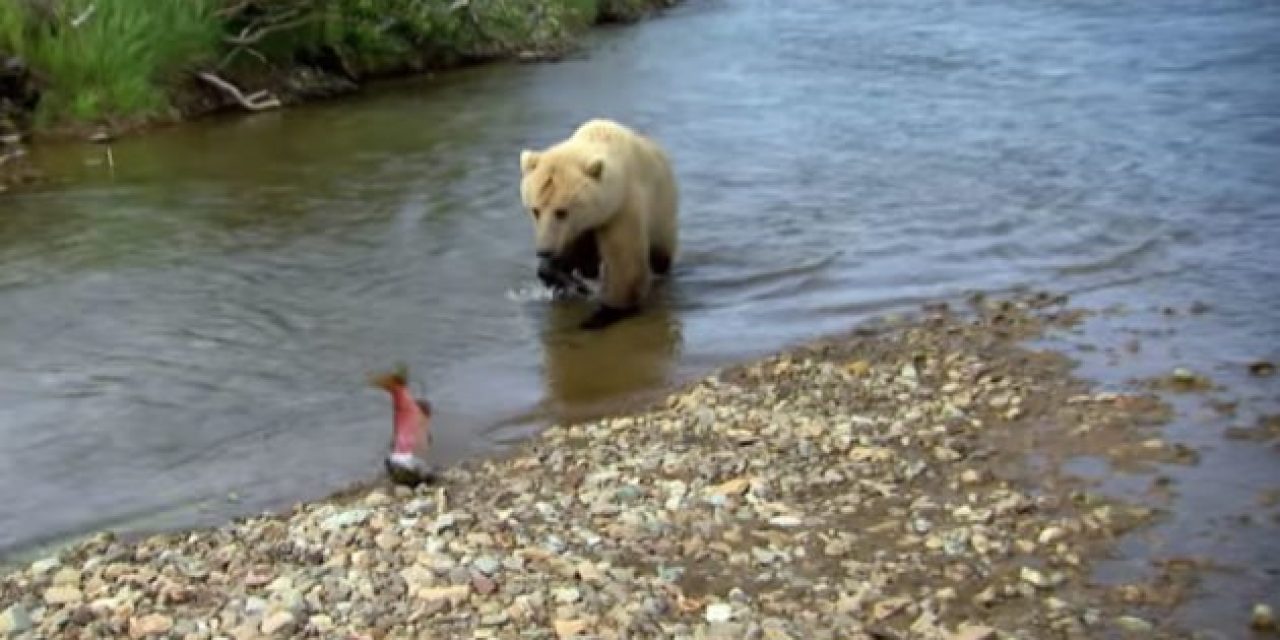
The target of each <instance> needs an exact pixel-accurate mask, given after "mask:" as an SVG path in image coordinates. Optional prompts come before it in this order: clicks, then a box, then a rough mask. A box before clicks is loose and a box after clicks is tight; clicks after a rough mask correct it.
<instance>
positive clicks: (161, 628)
mask: <svg viewBox="0 0 1280 640" xmlns="http://www.w3.org/2000/svg"><path fill="white" fill-rule="evenodd" d="M172 628H173V618H170V617H169V616H166V615H162V614H159V613H153V614H150V615H145V616H142V617H139V618H133V619H131V620H129V637H131V638H146V637H149V636H157V635H162V634H166V633H169V630H170V629H172Z"/></svg>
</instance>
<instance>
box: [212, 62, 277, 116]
mask: <svg viewBox="0 0 1280 640" xmlns="http://www.w3.org/2000/svg"><path fill="white" fill-rule="evenodd" d="M196 77H198V78H200V79H201V80H204V81H205V82H207V83H209V84H211V85H213V86H214V87H217V88H218V89H220V90H221V91H222V92H223V93H225V94H227V95H229V96H231V97H232V98H234V99H235V101H236V102H239V103H240V106H242V107H244V108H245V109H248V110H249V111H266V110H267V109H275V108H278V107H280V106H281V105H280V101H279V100H277V99H276V97H275V96H273V95H271V94H270V93H268V92H267V91H255V92H254V93H251V94H249V95H247V96H246V95H245V94H244V92H242V91H240V89H239V87H237V86H235V85H234V84H231V83H230V82H227V81H226V80H223V79H222V78H219V77H218V76H216V75H214V74H212V73H208V72H204V71H202V72H200V73H197V74H196Z"/></svg>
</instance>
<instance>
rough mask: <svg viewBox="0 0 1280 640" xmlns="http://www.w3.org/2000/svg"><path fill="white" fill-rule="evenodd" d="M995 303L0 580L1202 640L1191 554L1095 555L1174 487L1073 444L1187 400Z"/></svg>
mask: <svg viewBox="0 0 1280 640" xmlns="http://www.w3.org/2000/svg"><path fill="white" fill-rule="evenodd" d="M972 307H973V308H972V309H970V310H965V312H960V311H955V310H951V309H948V308H946V307H945V306H942V305H937V306H929V307H926V308H925V309H924V311H923V313H922V314H921V316H920V317H919V318H915V319H911V320H903V321H897V322H886V323H883V324H880V325H872V326H867V327H863V328H861V329H859V330H858V331H856V332H854V333H853V334H851V335H849V336H843V337H839V338H832V339H828V340H823V341H820V342H816V343H813V344H810V345H807V346H803V347H800V348H796V349H793V350H790V351H788V352H786V353H784V354H781V355H777V356H774V357H771V358H768V359H765V360H762V361H758V362H754V363H751V364H747V365H742V366H737V367H732V368H729V369H726V370H723V371H721V372H718V373H716V374H715V375H712V376H709V377H707V378H705V379H703V380H701V381H699V382H697V383H695V384H693V385H690V386H687V387H685V388H682V389H680V390H678V391H677V392H675V393H673V394H672V395H670V396H669V397H668V398H667V399H666V400H665V401H664V402H662V403H659V404H658V405H657V406H654V407H652V408H651V409H650V410H648V411H644V412H640V413H636V414H634V415H628V416H621V417H615V418H609V419H604V420H598V421H591V422H586V423H582V424H575V425H560V426H556V427H553V428H551V429H549V430H547V431H546V432H544V433H543V434H542V435H541V436H539V437H538V438H536V439H534V440H533V441H531V442H529V443H527V444H525V445H523V446H520V447H518V448H517V449H515V450H514V451H513V452H512V453H511V454H510V455H508V456H504V457H502V458H501V459H488V460H477V461H472V462H469V463H467V464H464V465H461V466H459V467H457V468H454V469H451V470H449V471H447V472H446V473H445V474H444V476H443V477H442V479H441V482H440V483H439V484H437V485H432V486H425V487H421V488H419V489H417V490H408V489H404V488H392V487H389V486H377V487H372V488H365V489H362V490H360V491H353V492H348V493H345V494H343V495H341V496H335V497H333V498H331V499H328V500H321V501H317V502H314V503H308V504H302V505H298V506H297V507H296V508H295V509H293V510H292V511H291V512H290V513H287V514H276V515H263V516H259V517H251V518H244V519H240V520H237V521H235V522H233V523H229V524H227V525H225V526H222V527H218V528H216V529H209V530H195V531H187V532H180V533H172V534H164V535H154V536H150V537H146V538H144V539H140V540H133V541H122V540H117V539H116V538H114V537H113V536H112V535H110V534H106V533H103V534H99V535H97V536H95V537H94V538H92V539H90V540H88V541H86V542H83V543H80V544H77V545H75V546H74V547H72V548H69V549H66V550H65V551H64V552H62V553H60V554H59V555H58V556H57V557H50V558H46V559H42V560H38V561H36V562H34V563H33V564H31V565H30V566H29V567H27V568H24V569H22V570H20V571H16V572H14V573H12V574H11V575H8V576H6V577H4V578H3V580H2V581H0V635H3V634H4V633H8V634H10V635H11V636H12V637H16V638H48V637H62V638H107V637H131V638H160V637H171V638H237V639H243V638H259V637H313V638H417V637H450V638H571V637H583V638H651V637H670V638H769V639H781V638H795V639H801V638H815V639H817V638H955V639H960V638H963V639H966V640H980V639H983V638H1049V637H1064V638H1095V637H1187V635H1186V634H1184V633H1183V632H1182V631H1180V630H1178V629H1175V628H1171V627H1169V626H1167V625H1166V623H1164V622H1162V620H1163V619H1164V618H1165V616H1163V615H1162V612H1164V611H1167V610H1168V608H1169V607H1171V606H1173V605H1175V604H1176V603H1177V601H1178V599H1179V598H1180V597H1181V594H1182V591H1181V589H1180V588H1179V585H1181V584H1183V583H1182V582H1181V581H1182V579H1183V578H1185V576H1180V575H1172V574H1169V573H1165V574H1163V575H1161V576H1157V578H1156V579H1154V581H1153V582H1150V583H1127V584H1118V585H1102V584H1096V583H1095V582H1094V581H1093V580H1092V579H1091V574H1090V569H1091V567H1092V566H1093V565H1094V563H1095V562H1096V561H1098V560H1100V559H1103V558H1105V557H1106V556H1107V554H1108V553H1110V552H1111V551H1113V549H1114V546H1115V545H1116V543H1117V540H1118V538H1119V537H1120V536H1122V535H1123V534H1125V533H1126V532H1129V531H1132V530H1134V529H1137V528H1141V527H1143V526H1145V525H1148V524H1150V523H1152V522H1153V521H1154V520H1155V518H1156V517H1157V516H1158V513H1156V512H1155V511H1153V510H1152V509H1149V508H1146V507H1142V506H1138V505H1130V504H1123V503H1121V502H1118V501H1116V500H1114V499H1107V498H1105V497H1102V496H1098V495H1094V494H1091V493H1090V492H1089V491H1087V490H1086V488H1085V487H1083V486H1082V485H1081V484H1080V483H1077V482H1075V481H1074V480H1073V479H1072V478H1071V477H1070V476H1069V475H1067V474H1065V473H1064V472H1063V471H1062V468H1061V465H1062V463H1063V461H1064V460H1066V459H1067V458H1069V457H1071V456H1074V455H1081V454H1091V455H1099V456H1103V457H1106V458H1109V459H1111V460H1113V461H1114V462H1142V461H1152V462H1154V461H1164V462H1176V461H1178V460H1179V459H1180V457H1182V456H1185V452H1183V451H1180V450H1179V449H1178V448H1177V447H1172V446H1169V445H1168V444H1166V443H1165V442H1164V441H1162V440H1160V439H1159V437H1158V428H1159V426H1160V425H1161V424H1162V423H1163V422H1164V421H1165V420H1166V419H1167V417H1168V415H1169V409H1168V408H1167V407H1166V406H1165V405H1164V404H1162V403H1161V402H1160V401H1159V400H1158V399H1157V398H1156V397H1155V396H1154V395H1151V394H1149V393H1147V392H1145V391H1136V392H1133V393H1099V392H1096V391H1095V390H1093V389H1091V388H1090V387H1089V386H1088V385H1087V384H1086V383H1085V382H1084V381H1082V380H1079V379H1076V378H1074V377H1073V376H1072V375H1071V364H1070V363H1069V362H1068V360H1067V359H1066V358H1065V357H1064V356H1062V355H1060V354H1057V353H1054V352H1043V351H1033V350H1031V349H1030V348H1029V347H1028V346H1027V345H1026V344H1025V341H1026V340H1028V339H1031V338H1034V337H1036V336H1039V335H1041V333H1042V332H1043V331H1044V330H1045V329H1047V328H1050V327H1064V326H1070V325H1071V324H1072V323H1074V322H1076V321H1077V320H1078V319H1079V317H1080V314H1081V312H1079V311H1075V310H1071V309H1069V308H1067V307H1066V301H1065V300H1063V299H1060V298H1054V297H1052V296H1048V295H1036V296H1030V297H1025V298H1019V299H1015V300H1004V301H986V300H977V301H975V303H974V304H973V305H972ZM442 426H443V425H442ZM445 428H447V427H445ZM1033 459H1034V464H1033V463H1032V460H1033ZM1171 571H1173V569H1171Z"/></svg>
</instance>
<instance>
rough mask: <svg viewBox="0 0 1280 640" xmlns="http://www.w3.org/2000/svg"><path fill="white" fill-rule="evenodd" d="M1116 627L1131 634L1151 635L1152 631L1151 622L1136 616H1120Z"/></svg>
mask: <svg viewBox="0 0 1280 640" xmlns="http://www.w3.org/2000/svg"><path fill="white" fill-rule="evenodd" d="M1116 626H1118V627H1120V628H1121V629H1122V630H1124V631H1128V632H1130V633H1150V632H1151V630H1152V626H1151V623H1150V622H1147V621H1146V620H1143V619H1142V618H1138V617H1135V616H1120V617H1119V618H1116Z"/></svg>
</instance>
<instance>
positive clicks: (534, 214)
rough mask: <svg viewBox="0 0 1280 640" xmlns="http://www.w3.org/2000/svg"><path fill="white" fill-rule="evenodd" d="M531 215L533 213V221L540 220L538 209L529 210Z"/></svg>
mask: <svg viewBox="0 0 1280 640" xmlns="http://www.w3.org/2000/svg"><path fill="white" fill-rule="evenodd" d="M529 213H532V214H533V219H534V220H537V219H538V208H537V207H534V208H532V209H530V210H529Z"/></svg>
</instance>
